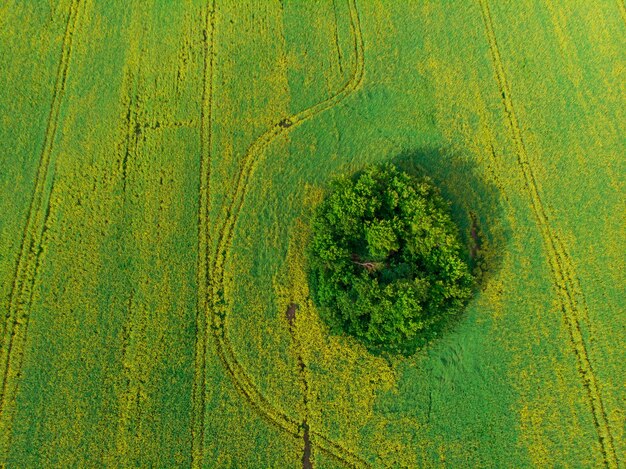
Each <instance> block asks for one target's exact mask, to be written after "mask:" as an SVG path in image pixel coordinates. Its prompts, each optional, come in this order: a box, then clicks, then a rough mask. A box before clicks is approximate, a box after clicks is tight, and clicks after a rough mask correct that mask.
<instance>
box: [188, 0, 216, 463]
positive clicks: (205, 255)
mask: <svg viewBox="0 0 626 469" xmlns="http://www.w3.org/2000/svg"><path fill="white" fill-rule="evenodd" d="M214 33H215V0H210V1H209V2H208V3H207V11H206V18H205V24H204V28H203V30H202V44H203V48H204V59H203V61H204V64H203V65H204V67H203V76H202V103H201V108H200V153H201V157H200V186H199V194H200V200H199V204H198V268H197V277H196V282H197V284H198V288H199V289H201V291H200V292H199V294H198V297H197V304H196V319H195V320H196V330H195V344H194V361H195V363H194V380H193V386H192V398H191V400H192V408H191V409H192V410H191V466H192V467H200V466H202V464H203V459H204V427H205V412H206V409H205V407H206V406H205V393H206V354H207V324H208V323H207V316H206V310H207V288H208V282H209V280H208V274H209V269H208V266H209V258H210V252H209V247H210V246H211V241H210V230H209V228H208V227H209V210H210V204H209V191H210V186H209V184H210V174H211V150H212V148H211V145H212V126H211V117H212V113H213V75H214V73H213V72H214V57H215V49H214V44H213V42H214Z"/></svg>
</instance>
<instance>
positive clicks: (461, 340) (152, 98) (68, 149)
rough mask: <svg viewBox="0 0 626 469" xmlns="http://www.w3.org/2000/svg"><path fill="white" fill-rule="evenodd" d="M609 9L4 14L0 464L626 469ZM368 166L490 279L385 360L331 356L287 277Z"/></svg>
mask: <svg viewBox="0 0 626 469" xmlns="http://www.w3.org/2000/svg"><path fill="white" fill-rule="evenodd" d="M625 11H626V10H625V8H624V5H623V3H621V2H620V1H617V0H596V1H591V2H586V3H585V4H584V5H583V4H580V2H571V1H567V2H553V1H547V2H536V1H531V0H523V1H512V0H510V1H502V2H495V1H491V0H475V1H451V2H446V3H445V4H443V3H441V2H435V1H429V2H406V3H405V4H393V2H391V3H383V2H379V1H375V0H371V1H369V0H368V1H365V0H335V1H334V2H333V1H328V2H323V3H321V4H319V5H313V4H311V3H310V2H304V1H295V0H291V1H284V2H254V1H249V2H212V1H208V2H207V1H202V2H200V1H194V0H186V1H182V2H177V3H176V4H175V5H174V4H172V5H170V4H166V3H165V2H160V1H157V0H151V1H148V2H147V3H146V2H141V3H139V2H131V3H130V4H129V3H128V2H121V1H113V2H107V3H106V5H105V4H104V3H101V2H93V1H87V0H59V1H58V2H50V3H49V2H7V3H6V4H5V5H3V6H2V7H0V25H1V27H0V52H2V53H3V54H2V55H3V56H5V57H8V62H7V63H8V66H5V67H2V68H0V83H1V84H2V89H3V93H2V95H1V96H0V118H1V119H2V125H0V144H1V145H2V148H3V151H1V152H0V193H1V194H2V197H0V213H2V216H0V305H1V307H2V311H3V312H4V313H3V314H2V316H1V320H0V327H1V329H0V332H1V336H0V340H1V342H0V359H1V360H0V376H1V378H0V380H1V381H0V384H1V386H2V387H1V392H2V394H1V395H0V465H3V464H4V465H7V466H9V467H33V466H94V465H95V466H102V465H109V466H137V465H154V466H161V467H177V466H194V467H199V466H206V467H216V466H217V467H268V466H269V467H293V466H298V465H301V464H302V461H303V454H304V453H305V446H309V444H308V443H306V444H305V438H304V433H305V428H307V429H308V430H307V436H308V439H310V451H311V455H310V459H311V462H312V464H313V467H345V466H349V467H350V466H356V467H361V466H374V467H387V466H390V467H394V466H395V467H407V466H408V467H417V466H428V467H431V466H450V467H483V466H495V467H529V466H546V465H564V466H606V467H611V468H612V467H618V466H619V465H621V464H624V461H625V460H626V444H625V443H624V442H626V435H625V434H624V432H625V430H624V426H623V422H624V418H625V416H624V412H625V409H624V405H623V403H624V399H625V398H626V394H625V389H626V388H625V387H624V379H623V376H624V375H626V369H625V368H624V362H623V360H622V359H621V355H622V347H621V345H620V344H623V343H624V342H625V341H626V336H625V330H626V328H625V327H624V326H625V324H624V318H623V314H621V313H622V311H623V310H624V306H625V305H624V301H623V295H622V293H621V288H620V286H621V285H623V284H624V283H625V280H626V279H625V278H624V268H623V256H622V255H621V251H622V249H621V247H622V246H623V245H624V241H625V238H626V236H625V235H626V233H625V232H624V228H623V226H622V225H623V223H621V220H620V217H619V214H620V213H623V212H624V201H623V200H624V197H623V191H624V178H623V174H624V173H625V169H626V168H624V163H623V155H624V152H625V150H626V144H625V141H624V139H623V137H622V135H623V134H624V131H625V129H624V125H623V122H626V115H624V114H625V113H624V106H623V95H624V91H626V90H625V88H624V80H623V65H622V64H623V63H624V61H625V59H626V54H625V53H624V50H623V47H621V44H622V43H623V40H624V36H625V35H626V14H624V12H625ZM286 119H288V120H286ZM388 160H392V161H401V162H403V164H406V165H415V166H419V167H420V168H422V169H423V170H425V171H426V172H427V173H429V174H430V175H431V176H432V177H433V178H434V179H435V181H437V182H438V184H439V185H440V186H441V187H442V191H443V193H444V194H446V196H447V197H448V198H449V199H450V200H451V201H452V203H453V212H454V214H455V217H456V218H457V221H458V222H459V224H460V225H461V226H462V228H463V230H464V236H465V239H466V240H468V242H470V239H471V236H470V232H471V229H472V226H473V223H475V224H476V225H477V227H478V229H479V232H480V233H481V237H482V238H481V240H482V243H483V245H484V246H485V249H486V251H487V253H488V265H489V266H490V270H489V271H488V273H487V275H486V276H485V278H484V280H483V282H482V284H481V288H480V290H479V291H478V292H477V295H476V297H475V299H474V300H473V301H472V302H471V303H470V305H469V306H468V308H467V311H466V312H465V315H464V317H463V319H462V320H461V321H459V322H458V323H457V324H455V325H454V327H453V328H452V329H451V330H450V331H448V333H447V334H446V335H445V336H444V337H442V338H441V339H440V340H438V341H436V342H435V343H433V344H432V345H431V346H429V347H428V348H427V349H425V350H423V351H420V352H418V353H417V354H416V355H414V356H413V357H411V358H408V359H400V358H385V357H379V356H374V355H371V354H369V353H367V352H366V351H365V349H364V348H363V347H362V346H361V345H359V344H358V343H356V341H354V340H353V339H350V338H347V337H342V336H333V335H329V334H328V333H327V331H326V329H325V327H324V326H323V324H322V323H321V321H320V320H319V318H318V316H317V312H316V310H315V306H314V305H313V303H312V302H311V300H310V296H309V291H308V284H307V275H306V269H307V266H306V264H305V261H304V255H303V253H304V250H305V246H306V243H307V240H308V236H309V224H308V221H309V218H310V214H311V212H312V209H313V207H314V206H315V204H316V203H318V202H319V200H320V199H321V196H322V191H323V188H324V185H325V184H326V182H327V181H329V180H330V179H331V178H333V177H334V176H335V175H336V174H338V173H341V172H352V171H354V170H358V169H359V168H361V167H363V166H364V165H365V164H367V163H371V162H380V161H388ZM472 220H475V221H474V222H472ZM292 304H294V305H298V307H297V310H296V312H295V317H294V318H293V321H292V322H291V324H290V322H289V320H288V318H287V311H288V309H289V308H290V305H292ZM307 459H308V458H307Z"/></svg>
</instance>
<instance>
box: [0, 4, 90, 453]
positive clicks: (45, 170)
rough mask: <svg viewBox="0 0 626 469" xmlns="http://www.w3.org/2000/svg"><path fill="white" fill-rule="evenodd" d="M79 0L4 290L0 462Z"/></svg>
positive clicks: (46, 213) (44, 220) (47, 206)
mask: <svg viewBox="0 0 626 469" xmlns="http://www.w3.org/2000/svg"><path fill="white" fill-rule="evenodd" d="M81 4H82V2H81V0H74V1H72V3H71V5H70V8H69V12H68V16H67V22H66V25H65V33H64V36H63V42H62V46H61V57H60V60H59V65H58V68H57V74H56V78H55V84H54V90H53V94H52V102H51V106H50V112H49V115H48V120H47V124H46V132H45V135H44V142H43V147H42V150H41V155H40V158H39V163H38V167H37V173H36V180H35V189H34V191H33V195H32V198H31V201H30V206H29V210H28V217H27V220H26V224H25V226H24V231H23V234H22V240H21V245H20V252H19V255H18V259H17V264H16V268H15V272H14V279H13V285H12V288H11V293H10V296H9V308H8V312H7V313H6V322H3V324H4V327H3V329H2V331H1V334H0V341H1V342H0V373H1V375H2V384H1V387H0V441H2V443H0V463H2V462H3V460H4V458H5V455H6V453H7V451H8V445H9V443H8V442H9V440H10V433H11V420H12V418H11V417H12V415H9V414H12V412H11V409H8V408H7V406H9V405H10V404H11V402H12V401H13V400H14V398H15V395H16V392H17V385H18V383H15V384H13V382H12V381H13V380H16V379H18V378H19V376H20V373H21V371H20V370H21V367H22V359H23V352H24V351H23V347H24V344H25V342H26V337H27V333H28V324H29V319H30V307H31V302H32V298H33V290H34V285H35V279H36V278H37V275H38V273H39V270H40V267H41V254H42V252H43V241H44V240H45V234H46V230H47V222H48V216H49V213H50V198H51V194H52V189H53V186H54V162H53V158H52V149H53V147H54V141H55V137H56V133H57V128H58V124H59V115H60V111H61V103H62V101H63V96H64V93H65V84H66V82H67V76H68V70H69V65H70V60H71V55H72V44H73V39H74V35H75V34H76V27H77V22H78V16H79V10H80V7H81Z"/></svg>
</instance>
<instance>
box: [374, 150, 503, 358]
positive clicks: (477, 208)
mask: <svg viewBox="0 0 626 469" xmlns="http://www.w3.org/2000/svg"><path fill="white" fill-rule="evenodd" d="M390 162H391V163H393V164H394V165H395V166H396V167H397V168H398V169H400V170H403V171H405V172H407V173H409V174H411V175H413V176H416V177H418V178H422V177H427V178H429V179H430V180H431V181H432V182H433V185H434V186H436V187H437V188H438V189H439V191H440V192H441V195H442V196H443V198H444V199H446V200H447V201H448V202H449V203H450V215H451V216H452V219H453V220H454V222H455V223H456V225H457V226H458V228H459V235H460V238H461V242H462V244H463V246H464V252H463V253H462V254H463V257H464V258H465V260H466V261H467V263H468V265H469V266H470V268H471V270H472V273H473V274H474V277H475V280H476V284H475V292H474V296H476V294H478V292H479V291H481V290H485V289H486V288H487V284H488V283H489V280H490V279H491V278H493V277H494V276H495V274H496V273H497V272H498V271H499V270H500V268H501V266H502V262H503V259H504V255H505V252H506V247H507V244H508V241H509V239H510V226H509V225H508V223H507V221H506V216H505V211H504V207H503V205H502V194H501V191H500V189H499V188H498V187H497V186H496V185H495V184H494V183H493V182H491V181H489V180H488V179H487V178H486V177H485V175H484V168H481V167H480V166H479V165H477V163H476V161H475V159H473V158H472V157H471V156H469V155H467V154H465V153H463V152H461V151H458V150H452V149H447V148H433V147H424V148H417V149H413V150H407V151H403V152H402V153H400V154H398V155H396V156H395V157H393V158H392V159H391V160H390ZM471 301H472V300H470V302H469V303H471ZM464 316H465V313H464V312H463V313H461V314H459V315H456V316H455V317H452V318H450V319H449V320H447V321H445V322H443V323H441V324H440V325H438V326H437V327H435V328H434V329H432V330H430V331H429V332H428V334H427V335H426V336H423V337H421V338H420V339H419V340H417V341H416V342H415V343H412V344H407V347H406V348H405V350H404V351H403V352H401V354H400V355H404V356H409V355H412V354H414V353H415V352H417V351H418V350H420V349H422V348H424V347H425V346H426V345H429V344H431V343H432V342H433V341H435V340H437V339H438V338H439V337H442V336H443V335H445V333H446V332H447V331H449V330H450V329H452V328H454V327H455V326H456V325H457V324H458V323H459V321H461V320H462V319H463V317H464ZM371 352H372V353H374V354H376V355H383V356H384V355H388V353H387V352H385V351H382V350H371ZM389 358H391V357H389Z"/></svg>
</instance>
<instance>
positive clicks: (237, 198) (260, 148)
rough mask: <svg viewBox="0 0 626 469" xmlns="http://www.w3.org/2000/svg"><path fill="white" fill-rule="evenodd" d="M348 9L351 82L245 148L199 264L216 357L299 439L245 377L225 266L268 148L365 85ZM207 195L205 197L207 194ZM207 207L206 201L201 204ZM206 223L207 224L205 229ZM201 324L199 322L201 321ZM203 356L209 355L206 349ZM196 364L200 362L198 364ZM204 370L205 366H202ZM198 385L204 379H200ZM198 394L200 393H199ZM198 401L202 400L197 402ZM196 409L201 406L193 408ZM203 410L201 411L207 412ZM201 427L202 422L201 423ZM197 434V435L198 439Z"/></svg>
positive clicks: (341, 456)
mask: <svg viewBox="0 0 626 469" xmlns="http://www.w3.org/2000/svg"><path fill="white" fill-rule="evenodd" d="M349 8H350V24H351V28H352V31H353V36H354V50H355V57H356V66H355V69H354V72H353V74H352V76H351V78H350V79H349V80H348V81H347V82H346V83H345V84H344V85H343V86H342V87H341V88H340V89H339V90H338V91H337V92H336V93H335V94H333V95H332V96H330V97H329V98H327V99H325V100H323V101H320V102H319V103H317V104H315V105H313V106H311V107H309V108H307V109H305V110H303V111H300V112H298V113H296V114H293V115H291V116H288V117H285V118H283V119H282V120H281V121H280V122H277V123H276V124H275V125H274V126H272V127H271V128H270V129H268V130H267V131H266V132H265V133H263V134H262V135H261V136H260V137H258V138H257V139H256V140H255V141H254V142H253V143H252V144H251V145H250V146H249V147H248V149H247V151H246V153H245V155H244V157H243V160H242V164H241V169H240V172H239V174H238V176H237V180H236V183H235V188H234V191H233V193H232V195H231V197H230V202H229V203H228V208H227V210H226V214H225V217H224V223H223V224H222V226H221V228H220V229H219V231H218V233H219V234H218V241H217V250H216V253H215V256H214V258H213V260H212V262H211V261H210V260H208V259H206V260H205V259H203V260H202V261H201V262H200V265H202V264H203V263H204V262H207V263H208V262H211V265H210V266H209V265H207V266H206V268H207V273H204V274H199V279H198V280H199V281H202V282H204V283H199V285H200V288H201V291H202V294H206V298H205V299H200V300H199V306H202V307H203V308H204V311H205V314H207V317H206V318H205V319H203V324H207V325H208V324H209V323H211V326H210V330H211V332H212V334H213V337H214V339H215V344H216V348H217V353H218V356H219V358H220V361H221V362H222V365H223V367H224V369H225V370H226V372H227V374H228V375H229V376H230V378H231V380H232V382H233V384H234V386H235V388H236V389H237V390H238V391H239V392H240V393H241V394H242V396H243V397H244V399H245V400H246V401H247V402H248V404H249V405H250V406H252V407H253V408H254V409H255V410H256V411H257V412H258V413H259V414H260V415H261V416H262V417H263V418H264V419H265V420H266V421H268V422H269V423H271V424H274V425H276V426H277V427H278V428H281V429H282V430H284V431H286V432H288V433H290V434H292V435H294V436H299V435H300V429H301V427H300V424H299V423H298V422H296V421H294V420H293V419H292V418H291V417H289V416H288V415H286V414H285V413H284V412H282V411H280V410H278V409H276V408H275V407H274V406H273V405H272V404H271V403H270V402H269V401H268V400H267V399H266V398H265V397H264V396H263V395H262V393H261V392H260V391H259V390H258V389H257V388H256V386H255V385H254V383H253V382H252V380H251V379H250V378H249V377H248V376H247V373H246V371H245V369H244V368H243V367H242V366H241V364H240V363H239V361H238V359H237V357H236V355H235V353H234V351H233V349H232V346H231V343H230V340H229V338H228V333H227V330H226V325H227V321H226V316H227V312H226V298H225V297H224V296H225V295H224V283H225V265H226V263H227V261H228V255H229V247H230V245H231V243H232V238H233V233H234V228H235V225H236V223H237V219H238V217H239V214H240V212H241V209H242V207H243V204H244V202H245V197H246V194H247V190H248V187H249V183H250V178H251V177H252V175H253V173H254V170H255V168H256V166H257V165H258V163H259V161H260V160H261V157H262V156H263V154H264V152H265V150H266V149H267V147H268V146H269V145H270V144H271V143H272V142H273V141H274V140H275V139H276V138H277V137H280V136H281V135H286V134H287V133H288V132H289V131H290V130H292V129H294V128H296V127H297V126H299V125H300V124H302V123H303V122H305V121H307V120H309V119H311V118H313V117H314V116H316V115H318V114H320V113H322V112H324V111H326V110H328V109H330V108H332V107H333V106H335V105H337V104H338V103H340V102H341V101H343V100H344V99H345V98H346V97H348V96H349V95H350V94H352V93H353V92H354V91H355V90H356V89H357V88H358V87H359V86H360V84H361V82H362V79H363V73H364V59H363V38H362V33H361V28H360V22H359V17H358V11H357V8H356V3H355V0H349ZM203 197H205V196H203ZM203 203H206V201H205V202H203ZM199 222H200V223H201V225H200V230H201V231H202V229H203V228H204V229H205V230H208V224H207V223H206V222H207V215H202V216H201V217H200V218H199ZM202 222H204V226H203V225H202ZM201 236H202V238H203V243H205V246H206V242H207V240H208V233H206V234H202V235H201ZM201 250H202V251H201V253H202V254H203V255H205V254H206V250H207V248H206V247H202V248H201ZM199 323H200V322H199ZM203 353H206V351H204V352H203ZM197 365H198V363H197ZM200 366H204V365H203V363H200ZM199 381H200V380H199ZM201 382H202V386H203V390H202V392H205V386H206V383H205V380H204V379H203V380H201ZM194 394H196V395H197V394H198V391H196V392H195V393H194ZM196 400H198V399H196ZM194 405H195V406H196V408H197V406H198V404H194ZM203 411H204V410H202V412H203ZM197 425H198V424H197ZM310 435H311V436H313V437H314V441H313V442H314V443H315V444H316V445H317V446H318V447H319V449H320V450H321V451H323V452H325V453H327V454H329V455H330V456H332V457H334V458H335V459H337V460H338V461H341V462H342V463H344V464H346V465H348V466H350V467H364V466H368V465H369V464H368V463H367V462H366V461H364V460H362V459H361V458H359V457H358V456H356V455H354V454H352V453H351V452H350V451H348V450H346V449H345V448H343V447H342V446H340V445H338V444H336V443H333V442H332V441H330V440H329V439H328V438H326V437H324V436H322V435H319V434H318V433H316V432H313V431H311V432H310ZM197 437H198V436H196V438H197ZM194 449H195V450H197V454H196V457H195V458H194V460H195V465H199V464H201V461H202V448H201V444H199V445H196V446H194Z"/></svg>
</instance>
